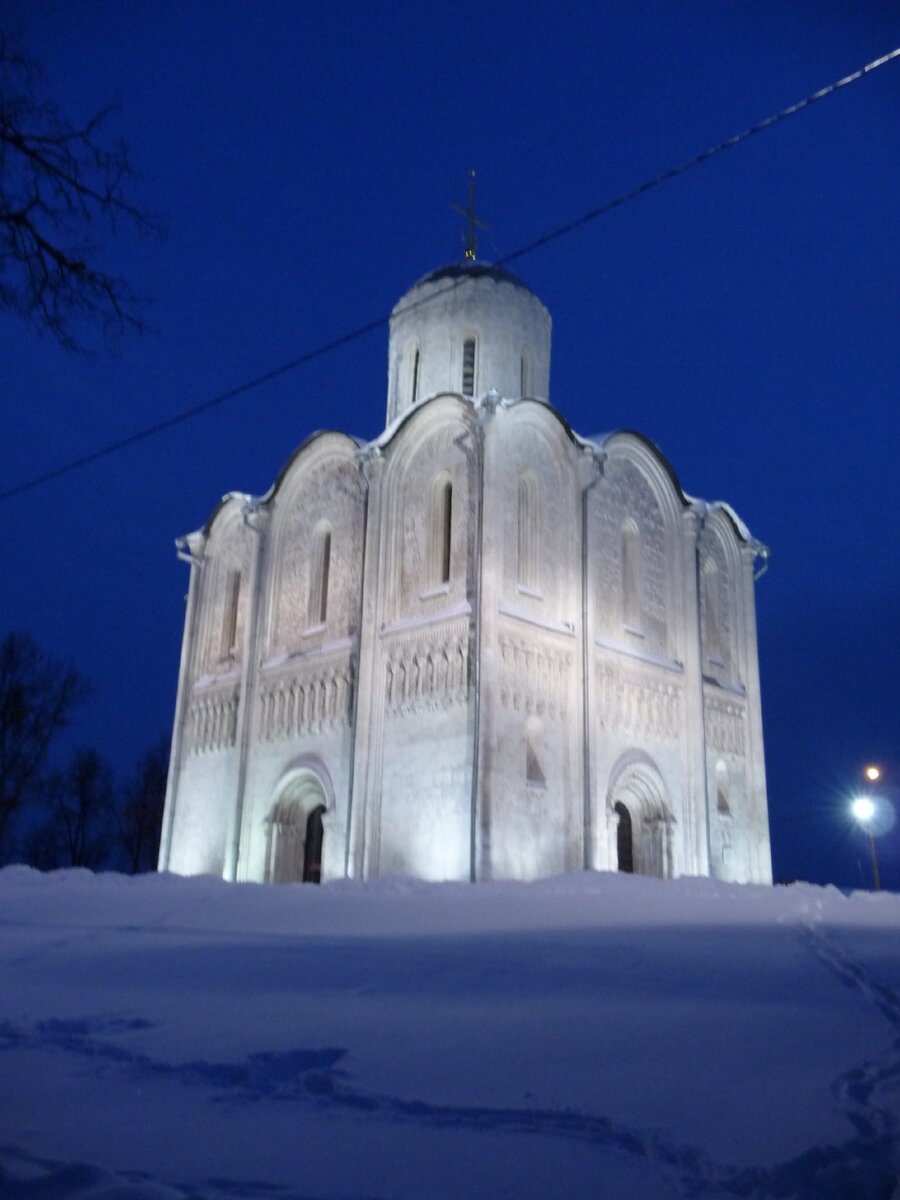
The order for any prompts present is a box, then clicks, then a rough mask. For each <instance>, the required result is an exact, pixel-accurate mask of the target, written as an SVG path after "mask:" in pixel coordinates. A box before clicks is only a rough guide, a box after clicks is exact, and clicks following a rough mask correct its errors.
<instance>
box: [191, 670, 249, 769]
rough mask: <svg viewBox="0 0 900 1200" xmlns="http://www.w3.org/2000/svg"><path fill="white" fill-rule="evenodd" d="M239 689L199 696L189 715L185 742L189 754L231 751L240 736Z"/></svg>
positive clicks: (195, 699)
mask: <svg viewBox="0 0 900 1200" xmlns="http://www.w3.org/2000/svg"><path fill="white" fill-rule="evenodd" d="M239 694H240V689H239V688H238V687H237V685H233V686H232V687H228V688H217V689H216V690H215V691H205V692H203V693H201V694H200V695H199V696H195V697H194V698H193V699H192V701H191V704H190V708H189V709H188V714H187V727H186V730H185V740H186V742H187V749H188V753H189V754H202V753H209V752H212V751H215V750H227V749H228V748H229V747H230V746H233V745H234V742H235V737H236V734H237V714H238V698H239Z"/></svg>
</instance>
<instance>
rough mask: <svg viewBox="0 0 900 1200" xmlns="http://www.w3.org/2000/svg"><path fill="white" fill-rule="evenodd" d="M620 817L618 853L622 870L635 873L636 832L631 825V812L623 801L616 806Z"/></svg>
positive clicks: (617, 833)
mask: <svg viewBox="0 0 900 1200" xmlns="http://www.w3.org/2000/svg"><path fill="white" fill-rule="evenodd" d="M615 812H616V815H617V816H618V818H619V822H618V825H617V826H616V853H617V856H618V866H619V870H620V871H625V872H627V873H628V874H629V875H631V874H633V873H634V833H633V831H632V827H631V813H630V812H629V811H628V809H627V808H626V807H625V805H624V804H622V803H621V802H620V803H619V804H617V805H616V807H615Z"/></svg>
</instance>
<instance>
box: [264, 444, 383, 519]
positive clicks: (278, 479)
mask: <svg viewBox="0 0 900 1200" xmlns="http://www.w3.org/2000/svg"><path fill="white" fill-rule="evenodd" d="M324 437H336V438H341V439H342V440H343V441H345V442H349V443H350V444H351V445H352V447H353V453H354V454H355V453H356V451H357V450H359V449H360V447H361V446H364V445H365V444H366V443H365V442H364V441H363V440H362V438H358V437H354V436H353V434H351V433H344V432H343V431H342V430H340V429H317V430H316V431H315V432H314V433H311V434H310V435H309V437H305V438H304V439H303V441H302V442H301V443H300V445H299V446H297V448H296V449H295V450H294V451H293V452H292V453H291V454H290V455H289V456H288V458H287V459H286V461H285V463H284V465H283V466H282V468H281V470H280V471H279V472H278V474H277V475H276V476H275V480H274V482H273V483H272V486H271V487H270V488H269V490H268V491H267V492H266V493H265V494H264V495H262V496H260V497H259V500H260V503H262V504H268V503H269V501H270V500H272V499H274V497H275V495H276V494H277V492H278V489H279V488H280V487H281V485H282V484H283V483H284V480H285V478H286V476H287V475H288V472H289V471H290V469H291V467H292V466H293V465H294V463H295V462H296V461H297V459H298V458H299V457H300V456H301V454H305V453H306V451H307V450H309V448H310V446H311V445H312V444H313V442H317V441H319V439H320V438H324Z"/></svg>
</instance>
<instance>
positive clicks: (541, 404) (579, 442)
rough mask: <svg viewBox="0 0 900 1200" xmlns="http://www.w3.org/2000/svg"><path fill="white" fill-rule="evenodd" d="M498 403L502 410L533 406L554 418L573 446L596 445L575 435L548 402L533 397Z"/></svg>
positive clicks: (563, 418)
mask: <svg viewBox="0 0 900 1200" xmlns="http://www.w3.org/2000/svg"><path fill="white" fill-rule="evenodd" d="M500 403H501V406H502V407H503V408H518V407H519V405H520V404H528V405H533V406H534V407H535V409H539V410H540V411H541V412H548V413H550V415H551V416H553V417H555V418H556V422H557V424H558V425H561V426H562V430H563V433H565V435H566V437H567V438H568V439H569V441H570V442H571V443H572V445H573V446H580V447H582V448H585V447H588V446H593V445H595V444H596V443H595V442H593V441H592V440H591V438H585V437H582V436H581V435H580V434H578V433H576V432H575V430H574V429H573V428H572V426H571V425H570V424H569V422H568V421H567V420H566V418H565V417H564V416H563V415H562V413H561V412H560V411H559V409H558V408H554V406H553V405H552V404H551V403H550V401H549V400H538V399H536V398H535V397H534V396H519V397H517V399H515V400H501V402H500Z"/></svg>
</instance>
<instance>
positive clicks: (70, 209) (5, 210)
mask: <svg viewBox="0 0 900 1200" xmlns="http://www.w3.org/2000/svg"><path fill="white" fill-rule="evenodd" d="M40 83H41V71H40V69H39V67H38V66H37V64H36V63H35V62H34V61H33V60H32V59H31V58H30V57H29V56H28V54H27V52H26V51H25V49H24V47H23V46H22V44H21V42H20V40H19V39H18V37H12V36H9V35H6V34H4V33H3V32H2V31H0V308H4V309H6V310H7V311H9V312H13V313H15V314H17V315H18V316H21V317H23V318H25V319H26V320H29V321H30V322H31V323H32V324H33V325H34V326H35V327H36V328H37V329H38V330H39V331H40V332H42V333H49V334H51V336H53V337H54V338H56V340H57V341H58V342H59V343H60V345H62V346H64V347H65V348H66V349H67V350H73V351H74V350H79V349H83V348H84V344H83V338H84V334H83V331H84V329H85V327H91V326H93V327H97V326H99V328H100V329H101V330H102V331H103V333H104V335H105V336H106V337H107V338H108V339H110V340H113V339H115V338H116V337H118V336H120V335H121V334H123V333H124V332H125V331H127V330H133V331H141V330H143V329H144V328H145V324H144V319H143V316H142V313H143V311H144V308H145V303H146V302H145V301H144V299H143V298H142V297H141V296H139V295H138V294H137V292H135V290H134V289H133V288H132V286H131V284H130V283H128V281H127V280H125V279H121V278H119V277H117V276H115V275H111V274H108V273H107V272H105V271H104V270H103V269H102V268H101V266H100V265H99V255H100V247H99V246H98V245H97V244H96V242H95V241H94V240H93V237H92V236H89V234H94V233H95V231H96V229H97V228H98V227H103V226H106V228H107V229H108V230H109V231H110V232H112V233H116V232H117V231H118V228H119V225H120V223H121V222H123V221H124V222H125V223H127V224H128V225H129V226H130V227H131V228H132V229H133V230H135V231H136V232H138V233H139V234H144V235H151V236H156V237H162V236H164V235H165V232H166V229H165V225H164V223H163V221H162V220H161V219H160V218H159V217H156V216H154V215H152V214H150V213H148V212H146V211H144V210H143V209H142V208H140V207H139V206H138V205H137V204H136V203H135V202H134V201H133V200H132V199H131V196H130V193H129V188H130V187H131V186H132V185H133V184H134V183H135V180H136V176H135V173H134V170H133V168H132V165H131V159H130V156H129V152H128V147H127V146H126V145H125V143H124V142H123V141H121V140H109V141H107V140H104V134H105V131H106V126H107V122H108V121H109V119H110V118H111V117H112V115H113V114H114V113H115V111H116V110H115V108H114V107H112V106H109V107H106V108H103V109H101V110H100V111H99V112H97V113H95V114H94V115H93V116H92V117H90V118H89V119H88V120H87V121H85V122H84V123H83V124H81V125H73V124H71V123H70V122H69V121H68V120H67V119H66V118H65V117H63V116H62V114H61V113H60V111H59V109H58V107H57V106H56V105H55V104H54V103H53V102H52V101H50V100H47V99H42V98H39V95H38V88H39V86H40Z"/></svg>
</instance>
